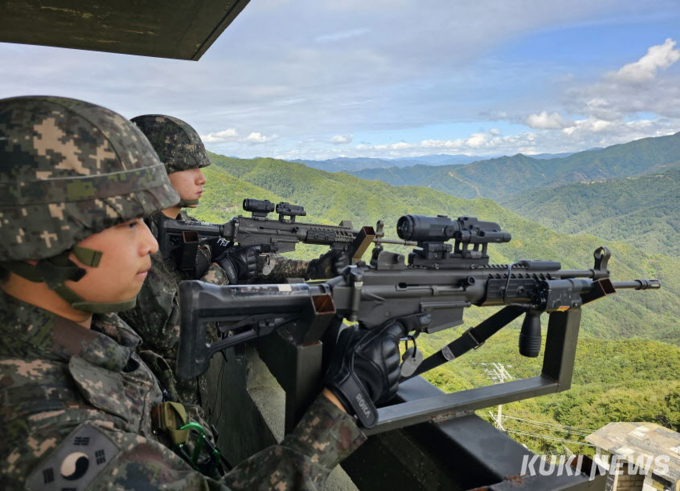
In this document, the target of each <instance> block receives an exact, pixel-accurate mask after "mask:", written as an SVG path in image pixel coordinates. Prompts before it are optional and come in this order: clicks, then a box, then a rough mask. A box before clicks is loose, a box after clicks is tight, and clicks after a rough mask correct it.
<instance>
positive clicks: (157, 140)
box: [132, 114, 210, 174]
mask: <svg viewBox="0 0 680 491" xmlns="http://www.w3.org/2000/svg"><path fill="white" fill-rule="evenodd" d="M132 122H133V123H135V124H136V125H137V126H138V127H139V129H140V130H142V133H144V135H146V137H147V138H148V139H149V141H150V142H151V145H152V146H153V148H154V150H156V153H157V154H158V158H159V159H160V160H161V162H163V163H164V164H165V167H166V169H167V171H168V174H172V173H173V172H179V171H183V170H190V169H200V168H202V167H207V166H209V165H210V159H208V155H207V154H206V151H205V146H204V145H203V142H202V141H201V137H200V136H198V133H196V130H195V129H193V128H192V127H191V126H190V125H189V124H187V123H186V122H184V121H182V120H181V119H177V118H173V117H172V116H164V115H162V114H145V115H143V116H137V117H136V118H132Z"/></svg>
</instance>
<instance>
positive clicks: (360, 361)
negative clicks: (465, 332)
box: [325, 314, 431, 428]
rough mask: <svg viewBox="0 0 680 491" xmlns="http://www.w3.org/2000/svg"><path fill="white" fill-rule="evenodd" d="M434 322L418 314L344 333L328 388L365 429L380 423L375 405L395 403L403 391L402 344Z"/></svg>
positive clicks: (341, 334)
mask: <svg viewBox="0 0 680 491" xmlns="http://www.w3.org/2000/svg"><path fill="white" fill-rule="evenodd" d="M430 318H431V316H430V315H429V314H417V315H411V316H408V317H403V318H400V319H396V320H390V321H388V322H386V323H384V324H382V325H380V326H378V327H375V328H373V329H367V328H365V327H363V326H356V325H355V326H350V327H347V328H345V329H343V330H342V331H340V334H339V335H338V339H337V342H336V344H335V346H334V347H333V355H332V359H331V363H330V365H329V367H328V371H327V372H326V377H325V385H326V387H327V388H328V390H330V391H331V392H332V393H333V394H335V395H336V396H337V398H338V399H340V402H342V404H343V405H344V406H345V408H346V409H347V411H348V412H350V413H352V412H354V413H355V414H356V415H357V417H358V418H359V421H360V422H361V424H362V426H364V427H365V428H372V427H374V426H375V425H376V423H377V421H378V412H377V410H376V407H375V405H376V404H381V403H385V402H387V401H389V400H390V399H392V398H393V397H394V395H395V394H396V393H397V389H398V388H399V377H400V376H401V373H400V362H401V357H400V356H399V340H400V339H401V338H402V337H404V336H406V334H408V332H410V331H413V330H415V329H418V328H421V327H424V326H426V325H427V324H428V323H429V322H430Z"/></svg>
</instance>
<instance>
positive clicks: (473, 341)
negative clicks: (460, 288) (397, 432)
mask: <svg viewBox="0 0 680 491" xmlns="http://www.w3.org/2000/svg"><path fill="white" fill-rule="evenodd" d="M524 312H526V309H525V308H524V307H519V306H515V305H509V306H507V307H505V308H504V309H502V310H499V311H498V312H496V313H495V314H494V315H492V316H491V317H489V318H488V319H486V320H484V321H483V322H482V323H481V324H479V325H477V326H476V327H473V328H470V329H468V330H467V331H465V333H464V334H463V335H462V336H461V337H459V338H458V339H456V340H455V341H453V342H452V343H449V344H447V345H446V346H444V347H443V348H442V349H441V350H440V351H438V352H437V353H435V354H433V355H431V356H428V357H427V358H426V359H425V360H424V361H423V362H422V363H421V364H420V366H419V367H418V368H417V369H416V371H415V372H413V374H412V375H410V376H409V377H402V379H401V382H403V381H404V380H408V379H410V378H413V377H417V376H418V375H420V374H422V373H425V372H427V371H429V370H432V369H433V368H436V367H438V366H439V365H443V364H444V363H446V362H447V361H451V360H453V359H455V358H458V357H460V356H462V355H464V354H465V353H467V352H468V351H470V350H471V349H477V348H479V347H480V346H481V345H483V344H484V343H485V342H486V340H487V339H489V338H490V337H491V336H493V335H494V334H496V333H497V332H498V331H500V330H501V329H502V328H503V327H505V326H507V325H508V324H509V323H510V322H512V321H514V320H515V319H517V318H518V317H519V316H520V315H522V314H523V313H524Z"/></svg>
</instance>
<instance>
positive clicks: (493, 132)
mask: <svg viewBox="0 0 680 491" xmlns="http://www.w3.org/2000/svg"><path fill="white" fill-rule="evenodd" d="M489 133H491V134H492V135H493V136H498V135H500V134H501V130H499V129H497V128H491V129H490V130H489Z"/></svg>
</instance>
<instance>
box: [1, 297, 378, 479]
mask: <svg viewBox="0 0 680 491" xmlns="http://www.w3.org/2000/svg"><path fill="white" fill-rule="evenodd" d="M139 342H140V339H139V337H138V336H137V335H136V334H135V333H134V332H133V331H132V330H131V329H130V328H129V327H128V326H127V325H126V324H125V323H124V322H123V321H122V320H121V319H120V318H119V317H117V316H116V315H113V314H107V315H95V316H94V318H93V323H92V328H91V329H86V328H84V327H82V326H80V325H78V324H76V323H74V322H72V321H69V320H67V319H64V318H62V317H59V316H57V315H55V314H52V313H50V312H47V311H45V310H42V309H39V308H37V307H34V306H32V305H29V304H26V303H24V302H21V301H19V300H17V299H14V298H13V297H10V296H9V295H7V294H5V293H4V292H2V291H0V401H1V404H0V408H1V409H0V428H1V431H2V440H1V441H0V482H2V483H3V489H23V488H26V489H30V490H41V489H78V490H81V489H85V488H87V489H103V488H112V489H156V488H159V487H161V486H166V487H167V489H177V490H180V489H181V490H185V489H191V490H193V489H201V490H206V489H223V490H225V489H278V490H290V489H304V490H314V489H317V488H318V487H319V486H320V485H321V483H322V482H323V481H324V480H325V478H326V477H327V475H328V473H329V472H330V470H331V468H332V467H334V466H335V465H336V464H337V463H338V462H339V461H340V460H341V459H342V458H344V457H345V456H347V455H348V454H349V453H351V452H352V451H353V450H354V449H355V448H356V447H357V446H358V445H359V444H360V443H361V442H362V441H363V440H364V438H365V437H364V436H363V434H362V433H361V432H360V431H359V430H358V428H357V427H356V426H355V424H354V422H353V419H352V418H350V417H349V416H348V415H346V414H345V413H343V412H341V411H339V410H338V409H337V408H336V407H335V406H334V405H333V404H332V403H330V402H329V401H328V400H327V399H326V398H325V397H323V396H320V397H319V398H318V399H317V400H316V401H315V402H314V403H313V404H312V406H311V408H310V410H309V411H308V413H307V414H306V415H305V416H304V417H303V419H302V421H301V422H300V424H299V425H298V427H297V428H296V429H295V431H294V432H293V433H291V434H290V435H288V436H286V437H285V438H284V440H283V441H282V442H281V444H280V445H275V446H272V447H269V448H267V449H265V450H263V451H262V452H260V453H258V454H256V455H254V456H253V457H251V458H249V459H247V460H246V461H244V462H242V463H241V464H239V465H238V466H237V467H236V468H235V469H233V470H232V471H231V472H229V473H228V474H227V475H225V476H224V477H223V478H222V480H221V481H215V480H212V479H209V478H207V477H205V476H203V475H201V474H200V473H198V472H196V471H194V470H193V469H192V468H191V467H190V466H189V465H188V464H187V463H186V462H185V461H184V460H182V459H181V458H180V457H179V456H178V455H177V454H175V453H174V452H173V451H172V450H171V449H170V448H169V447H168V446H166V445H165V444H164V443H163V442H162V441H161V440H160V438H162V437H161V436H158V435H156V434H155V433H154V431H153V428H152V421H151V408H152V407H154V406H155V405H157V404H159V403H161V402H162V395H161V390H160V387H159V384H158V381H157V379H156V378H155V377H154V375H153V374H152V372H151V371H150V369H149V368H148V367H147V366H146V364H145V363H144V362H143V361H142V360H141V359H140V357H139V356H138V355H137V354H136V353H135V350H136V348H137V345H138V343H139Z"/></svg>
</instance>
